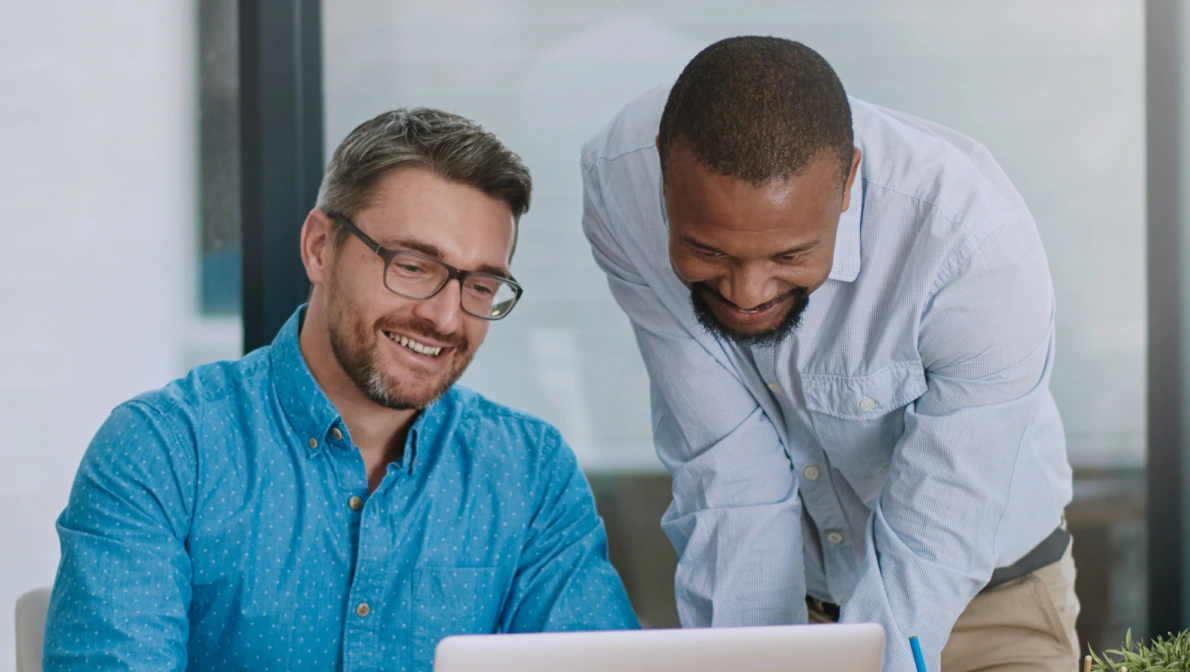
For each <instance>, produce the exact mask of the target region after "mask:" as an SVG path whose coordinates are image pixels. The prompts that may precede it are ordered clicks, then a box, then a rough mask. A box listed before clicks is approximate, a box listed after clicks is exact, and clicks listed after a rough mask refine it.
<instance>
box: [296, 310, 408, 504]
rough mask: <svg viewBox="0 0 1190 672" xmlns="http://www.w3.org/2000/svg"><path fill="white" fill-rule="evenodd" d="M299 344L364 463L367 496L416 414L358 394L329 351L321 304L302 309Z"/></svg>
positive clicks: (402, 447)
mask: <svg viewBox="0 0 1190 672" xmlns="http://www.w3.org/2000/svg"><path fill="white" fill-rule="evenodd" d="M299 343H300V345H301V350H302V357H303V358H305V360H306V365H307V366H309V367H310V373H312V374H313V375H314V380H316V381H317V382H318V385H319V387H321V388H322V391H323V393H325V394H326V396H327V398H328V399H330V402H331V403H332V404H333V405H334V406H335V409H336V410H337V411H338V412H339V415H341V416H343V424H345V425H346V426H347V431H348V432H349V433H350V434H351V441H352V443H353V444H355V447H356V448H357V449H359V452H360V455H361V456H362V457H363V459H364V468H365V470H366V471H367V475H368V492H372V491H373V490H375V489H376V487H377V486H378V485H380V481H381V480H383V478H384V473H385V469H386V468H387V467H388V464H389V463H390V462H395V461H398V460H400V459H401V457H402V454H403V452H404V450H405V439H406V437H407V436H408V434H409V428H410V427H412V426H413V421H414V420H416V419H417V414H418V411H414V410H407V411H398V410H393V409H391V408H386V407H384V406H380V405H379V404H376V403H374V402H373V401H372V400H371V399H368V398H367V397H366V396H365V395H364V393H363V392H360V390H359V388H358V387H356V385H355V383H354V382H352V380H351V378H350V377H349V376H348V375H347V373H346V372H345V371H343V367H342V366H340V365H339V360H338V359H336V358H335V353H334V351H333V350H332V349H331V340H330V332H329V330H328V329H327V320H326V312H325V306H324V302H322V301H311V302H310V304H309V306H308V307H307V308H306V318H305V321H304V322H303V323H302V328H301V333H300V336H299Z"/></svg>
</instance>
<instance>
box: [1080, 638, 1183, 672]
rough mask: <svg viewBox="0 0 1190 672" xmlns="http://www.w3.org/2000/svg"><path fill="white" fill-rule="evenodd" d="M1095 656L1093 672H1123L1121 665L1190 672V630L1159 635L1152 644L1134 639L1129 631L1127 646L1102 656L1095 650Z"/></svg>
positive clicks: (1131, 670) (1146, 671) (1133, 670)
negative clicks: (1121, 671)
mask: <svg viewBox="0 0 1190 672" xmlns="http://www.w3.org/2000/svg"><path fill="white" fill-rule="evenodd" d="M1091 657H1092V658H1093V659H1094V660H1095V663H1094V665H1092V667H1091V669H1092V671H1093V672H1119V670H1120V669H1121V668H1128V672H1190V630H1188V631H1186V632H1183V633H1180V634H1177V635H1174V634H1173V633H1170V634H1169V635H1168V636H1167V637H1158V638H1157V639H1154V640H1152V641H1151V642H1149V644H1148V646H1146V645H1145V644H1144V642H1133V641H1132V631H1131V630H1129V631H1128V634H1127V636H1125V637H1124V647H1123V648H1121V649H1114V650H1108V651H1104V652H1103V654H1102V656H1100V654H1097V653H1095V652H1094V651H1092V652H1091ZM1112 658H1115V659H1116V660H1112Z"/></svg>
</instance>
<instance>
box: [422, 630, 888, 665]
mask: <svg viewBox="0 0 1190 672" xmlns="http://www.w3.org/2000/svg"><path fill="white" fill-rule="evenodd" d="M883 655H884V628H882V627H880V626H879V625H875V624H854V625H776V626H763V627H740V628H690V629H674V630H614V631H601V632H552V633H540V634H515V635H456V636H453V637H447V638H445V639H443V640H442V641H441V642H439V643H438V647H437V649H435V653H434V672H479V671H480V670H483V671H485V672H557V671H558V670H566V671H567V672H659V671H661V670H682V671H683V672H737V671H738V670H749V671H751V672H791V671H793V670H807V671H810V670H813V671H814V672H817V671H818V670H832V671H833V672H880V661H881V658H882V656H883Z"/></svg>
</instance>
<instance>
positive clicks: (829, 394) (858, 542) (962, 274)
mask: <svg viewBox="0 0 1190 672" xmlns="http://www.w3.org/2000/svg"><path fill="white" fill-rule="evenodd" d="M667 95H668V88H667V87H662V88H659V89H655V90H653V91H651V92H649V93H648V94H646V95H645V96H643V97H641V98H640V99H638V100H636V101H634V102H632V103H630V104H629V105H628V106H627V107H625V108H624V110H623V111H621V112H620V114H619V115H617V116H616V117H615V118H614V119H613V120H612V121H611V123H610V124H608V126H607V127H605V128H604V129H603V130H602V131H600V132H599V133H598V134H597V135H596V136H595V137H594V138H592V139H591V140H590V142H588V143H587V145H586V146H585V147H584V149H583V157H582V169H583V179H584V183H585V202H584V216H583V227H584V229H585V231H586V234H587V237H588V239H589V240H590V242H591V246H592V249H593V251H594V255H595V259H596V261H597V262H598V263H599V265H600V266H601V267H602V268H603V270H604V271H605V272H606V273H607V277H608V283H609V285H610V286H611V290H612V294H613V295H614V296H615V298H616V300H617V301H618V302H619V304H620V306H621V307H622V308H623V309H624V311H625V312H626V313H627V314H628V317H629V318H630V319H631V321H632V324H633V328H634V329H635V332H636V338H637V342H638V344H639V346H640V350H641V353H642V355H643V357H644V361H645V364H646V366H647V368H648V371H649V377H650V379H651V385H652V389H651V392H652V405H653V433H654V441H655V444H656V448H657V453H658V455H659V456H660V458H661V460H662V462H663V463H664V464H665V466H666V468H667V469H669V471H670V473H671V474H672V475H673V502H672V503H671V505H670V507H669V510H668V511H667V512H666V514H665V517H664V518H663V520H662V527H663V528H664V530H665V532H666V534H668V535H669V538H670V540H671V541H672V542H673V544H674V547H675V548H676V549H677V551H678V554H679V555H680V562H679V564H678V571H677V576H676V579H675V581H676V587H677V597H678V610H679V614H680V615H681V619H682V623H683V625H686V626H707V625H711V626H720V625H747V624H774V623H799V622H803V621H805V619H806V606H805V600H804V596H805V595H806V594H807V593H808V594H809V595H811V596H814V597H817V598H819V599H825V600H829V601H833V602H836V603H838V604H840V605H841V606H842V609H841V620H842V621H843V622H876V623H880V624H882V625H883V626H884V628H885V630H886V632H887V635H888V646H887V648H886V654H885V665H884V669H885V670H886V672H892V671H893V670H906V671H909V670H913V669H914V665H913V656H912V654H911V652H910V649H909V643H908V641H909V637H910V636H911V635H917V636H918V637H919V638H920V640H921V643H922V646H923V648H924V649H925V653H926V660H927V663H928V667H929V669H930V670H933V671H937V670H938V669H939V657H940V652H941V650H942V647H943V645H944V644H945V643H946V640H947V637H948V636H949V634H950V630H951V628H952V627H953V625H954V623H955V620H956V619H957V618H958V616H959V614H960V613H961V612H962V611H963V610H964V608H965V607H966V605H967V603H968V602H969V601H970V600H971V598H972V597H974V596H975V594H976V593H977V592H978V591H979V590H980V589H981V588H982V587H983V586H984V585H985V584H986V582H987V581H988V579H989V577H990V576H991V572H992V570H993V569H994V568H995V567H1002V566H1006V565H1009V564H1011V563H1013V562H1014V561H1016V560H1018V559H1020V558H1021V557H1022V556H1023V555H1024V554H1025V553H1027V552H1028V551H1029V550H1031V549H1032V548H1033V547H1034V546H1036V545H1037V544H1038V543H1039V542H1040V541H1041V540H1042V539H1044V538H1045V537H1046V536H1047V535H1049V534H1050V533H1051V532H1053V530H1054V529H1055V528H1056V527H1057V526H1058V525H1059V523H1060V520H1061V516H1062V510H1063V508H1064V507H1065V505H1066V504H1067V503H1068V502H1069V501H1070V497H1071V470H1070V466H1069V464H1068V462H1067V459H1066V445H1065V439H1064V436H1063V431H1062V424H1061V420H1060V419H1059V417H1058V411H1057V408H1056V406H1055V405H1054V400H1053V397H1052V396H1051V395H1050V392H1049V377H1050V371H1051V368H1052V366H1053V356H1054V296H1053V288H1052V285H1051V281H1050V275H1049V268H1048V266H1047V263H1046V259H1045V253H1044V251H1043V250H1042V246H1041V240H1040V238H1039V237H1038V234H1037V229H1036V226H1035V225H1034V223H1033V220H1032V217H1031V215H1030V214H1029V212H1028V210H1027V208H1026V207H1025V204H1024V203H1023V201H1022V200H1021V197H1020V195H1019V194H1018V193H1017V192H1016V190H1015V189H1014V188H1013V187H1012V185H1011V184H1010V183H1009V181H1008V178H1007V177H1006V176H1005V175H1004V173H1003V171H1002V170H1001V169H1000V167H999V166H998V165H997V164H996V162H995V160H994V159H993V158H992V156H991V155H990V153H989V152H988V151H987V149H986V148H985V147H983V146H982V145H980V144H978V143H976V142H974V141H972V140H971V139H970V138H967V137H965V136H963V135H960V134H958V133H956V132H954V131H952V130H949V129H947V128H944V127H941V126H938V125H935V124H932V123H929V122H925V121H922V120H920V119H916V118H914V117H910V116H908V115H904V114H900V113H897V112H892V111H890V110H885V109H882V108H879V107H876V106H874V105H870V104H868V103H864V102H862V101H859V100H854V99H853V100H852V112H853V116H854V126H855V135H856V144H857V145H858V146H859V148H860V150H861V151H862V152H863V158H862V161H861V164H860V170H859V177H858V178H857V179H856V180H855V183H854V186H853V188H852V194H851V207H850V208H849V209H848V211H847V212H845V213H844V214H843V217H842V219H841V220H840V222H839V228H838V240H837V243H836V247H835V256H834V264H833V267H832V269H831V273H830V279H829V280H828V281H827V283H826V284H825V285H823V286H822V287H821V288H820V289H818V290H817V291H815V292H814V293H813V295H812V296H811V299H810V304H809V308H808V309H807V310H806V312H805V314H804V316H803V320H802V325H801V327H800V328H799V329H798V331H797V332H795V334H794V335H792V336H791V337H789V338H787V339H785V340H784V341H783V342H781V343H779V344H777V345H775V346H771V347H751V348H749V347H740V346H737V345H735V344H733V343H730V342H725V341H721V340H717V339H716V338H715V337H714V336H712V335H710V334H709V333H708V332H707V331H705V330H704V329H703V328H702V327H701V326H700V325H699V324H698V322H697V320H696V318H695V315H694V311H693V308H692V306H691V303H690V292H689V290H687V288H686V287H685V286H683V285H682V284H681V282H679V281H678V279H677V277H675V275H674V273H673V271H672V270H671V267H670V263H669V256H668V247H667V240H668V239H667V235H668V234H667V223H666V218H665V210H664V207H663V202H662V193H661V173H660V166H659V164H658V160H657V151H656V149H655V147H654V138H655V136H656V134H657V128H658V123H659V120H660V117H661V110H662V108H663V106H664V104H665V100H666V96H667ZM803 514H804V515H803Z"/></svg>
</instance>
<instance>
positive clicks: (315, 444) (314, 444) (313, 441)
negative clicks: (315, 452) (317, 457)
mask: <svg viewBox="0 0 1190 672" xmlns="http://www.w3.org/2000/svg"><path fill="white" fill-rule="evenodd" d="M308 443H309V444H310V447H311V448H317V447H318V439H316V438H314V437H310V441H309V442H308Z"/></svg>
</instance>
